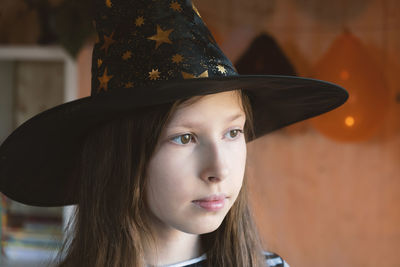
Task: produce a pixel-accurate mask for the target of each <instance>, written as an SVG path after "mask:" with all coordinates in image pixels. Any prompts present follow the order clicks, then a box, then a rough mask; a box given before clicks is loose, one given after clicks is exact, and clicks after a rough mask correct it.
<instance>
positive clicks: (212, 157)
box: [200, 143, 229, 182]
mask: <svg viewBox="0 0 400 267" xmlns="http://www.w3.org/2000/svg"><path fill="white" fill-rule="evenodd" d="M200 156H201V157H202V160H201V161H200V162H202V166H201V173H200V177H201V179H203V180H204V181H206V182H220V181H222V180H224V179H226V178H227V177H228V175H229V166H228V164H227V163H228V159H227V156H228V155H227V153H226V151H224V149H223V147H222V145H219V144H216V143H210V144H207V145H205V147H204V148H203V151H202V153H201V155H200Z"/></svg>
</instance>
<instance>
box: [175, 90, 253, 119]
mask: <svg viewBox="0 0 400 267" xmlns="http://www.w3.org/2000/svg"><path fill="white" fill-rule="evenodd" d="M239 116H245V112H244V110H243V106H242V102H241V98H240V95H239V94H238V93H237V92H234V91H228V92H222V93H217V94H210V95H205V96H201V97H196V99H189V102H186V103H185V102H184V103H183V104H182V105H180V106H178V107H177V109H176V110H175V112H174V113H173V114H172V117H171V120H170V123H169V124H172V125H173V124H174V123H176V122H179V123H182V122H185V121H193V120H201V119H210V118H213V119H215V120H217V119H232V118H233V117H239Z"/></svg>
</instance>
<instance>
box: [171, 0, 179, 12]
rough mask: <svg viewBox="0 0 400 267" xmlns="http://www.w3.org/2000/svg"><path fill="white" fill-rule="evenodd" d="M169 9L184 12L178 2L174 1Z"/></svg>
mask: <svg viewBox="0 0 400 267" xmlns="http://www.w3.org/2000/svg"><path fill="white" fill-rule="evenodd" d="M169 7H170V8H172V9H173V10H175V11H178V12H181V11H182V7H181V5H180V4H179V3H178V2H176V1H173V2H172V3H171V4H170V5H169Z"/></svg>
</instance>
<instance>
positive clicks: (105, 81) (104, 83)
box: [97, 67, 114, 91]
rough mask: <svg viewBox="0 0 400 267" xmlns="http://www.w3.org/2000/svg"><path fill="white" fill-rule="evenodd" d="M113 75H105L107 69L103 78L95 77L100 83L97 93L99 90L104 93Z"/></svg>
mask: <svg viewBox="0 0 400 267" xmlns="http://www.w3.org/2000/svg"><path fill="white" fill-rule="evenodd" d="M113 76H114V75H107V67H106V68H105V70H104V73H103V76H101V77H97V79H99V81H100V86H99V89H98V90H97V91H100V90H101V89H104V91H107V90H108V82H109V81H110V80H111V78H112V77H113Z"/></svg>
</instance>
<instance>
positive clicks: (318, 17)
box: [0, 0, 400, 267]
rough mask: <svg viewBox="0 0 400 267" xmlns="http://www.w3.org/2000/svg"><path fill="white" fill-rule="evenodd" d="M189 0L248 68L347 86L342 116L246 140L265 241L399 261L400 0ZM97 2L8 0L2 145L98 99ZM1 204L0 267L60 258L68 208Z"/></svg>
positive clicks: (331, 261) (0, 2) (339, 259)
mask: <svg viewBox="0 0 400 267" xmlns="http://www.w3.org/2000/svg"><path fill="white" fill-rule="evenodd" d="M171 1H172V0H171ZM193 2H194V3H195V4H196V6H197V9H198V10H199V12H200V14H201V16H202V18H203V20H204V21H205V22H206V24H207V26H208V27H209V28H210V30H211V31H212V33H213V35H214V37H215V39H216V40H217V42H218V43H219V45H220V47H221V48H222V50H223V51H224V52H225V53H226V55H227V56H228V57H229V58H230V59H231V61H232V62H233V63H234V64H235V66H236V68H237V70H238V72H239V73H241V74H250V73H251V74H281V75H297V76H302V77H311V78H316V79H323V80H327V81H330V82H334V83H337V84H339V85H342V86H343V87H345V88H346V89H347V90H348V92H349V94H350V98H349V100H348V102H347V103H346V104H345V105H343V106H342V107H340V108H339V109H337V110H335V111H332V112H329V113H327V114H324V115H322V116H320V117H318V118H316V119H311V120H307V121H304V122H300V123H297V124H295V125H292V126H290V127H287V128H285V129H282V130H279V131H276V132H274V133H272V134H270V135H267V136H265V137H263V138H261V139H259V140H256V141H255V142H252V143H250V144H249V152H248V169H247V172H248V177H249V180H250V185H249V186H250V196H251V203H252V206H253V210H254V214H255V217H256V222H257V225H258V226H259V229H260V233H261V235H262V238H263V242H264V248H265V249H266V250H270V251H274V252H276V253H278V254H279V255H281V256H282V257H283V258H284V259H285V260H286V261H287V262H288V263H289V264H290V265H291V266H292V267H309V266H324V267H334V266H339V265H340V266H344V267H347V266H357V267H358V266H360V267H361V266H362V267H372V266H380V265H384V266H389V267H398V266H400V256H399V255H400V75H399V73H400V34H399V33H400V16H399V14H400V2H399V1H395V0H337V1H329V0H279V1H278V0H246V1H241V0H218V1H215V0H201V1H200V0H197V1H196V0H194V1H193ZM88 3H89V1H84V0H0V142H2V141H3V140H4V139H5V138H6V137H7V135H8V134H10V133H11V131H12V130H13V129H15V128H16V127H17V126H18V125H20V124H21V123H23V122H24V121H25V120H27V119H29V118H30V117H32V116H33V115H35V114H37V113H39V112H41V111H43V110H46V109H48V108H50V107H53V106H56V105H59V104H61V103H63V102H66V101H71V100H74V99H76V98H79V97H84V96H88V95H89V94H90V68H91V49H92V45H93V44H94V42H95V39H96V37H95V35H94V32H93V29H92V21H91V16H92V15H91V9H90V6H89V5H88ZM0 207H1V208H0V210H1V218H2V220H1V228H0V229H1V231H0V235H1V238H2V239H1V240H2V242H1V258H0V266H43V264H44V263H45V262H46V261H47V260H48V259H51V258H52V257H54V255H55V253H56V252H57V248H58V247H59V245H60V244H61V242H62V238H63V233H62V229H63V225H64V223H65V220H66V218H68V212H69V211H70V210H69V209H63V208H51V209H47V208H34V207H29V206H26V205H22V204H19V203H16V202H13V201H11V200H10V199H7V198H6V197H5V196H2V198H1V205H0Z"/></svg>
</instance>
